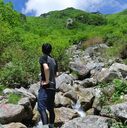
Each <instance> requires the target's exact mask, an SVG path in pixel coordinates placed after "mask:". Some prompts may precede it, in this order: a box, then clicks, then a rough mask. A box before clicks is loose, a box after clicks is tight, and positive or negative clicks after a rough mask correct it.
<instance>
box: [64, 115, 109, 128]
mask: <svg viewBox="0 0 127 128" xmlns="http://www.w3.org/2000/svg"><path fill="white" fill-rule="evenodd" d="M110 122H111V119H109V118H106V117H100V116H92V115H89V116H86V117H83V118H82V117H79V118H75V119H73V120H71V121H69V122H67V123H65V124H64V125H63V126H62V128H109V124H110Z"/></svg>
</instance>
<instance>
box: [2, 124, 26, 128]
mask: <svg viewBox="0 0 127 128" xmlns="http://www.w3.org/2000/svg"><path fill="white" fill-rule="evenodd" d="M0 128H1V127H0ZM3 128H27V127H26V126H25V125H24V124H22V123H10V124H6V125H3Z"/></svg>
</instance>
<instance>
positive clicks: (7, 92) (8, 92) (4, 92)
mask: <svg viewBox="0 0 127 128" xmlns="http://www.w3.org/2000/svg"><path fill="white" fill-rule="evenodd" d="M15 92H16V91H15V89H10V88H6V89H4V90H3V94H5V95H7V94H10V93H15Z"/></svg>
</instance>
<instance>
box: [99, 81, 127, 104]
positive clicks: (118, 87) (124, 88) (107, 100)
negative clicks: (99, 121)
mask: <svg viewBox="0 0 127 128" xmlns="http://www.w3.org/2000/svg"><path fill="white" fill-rule="evenodd" d="M110 85H114V87H115V91H114V92H113V93H112V95H110V96H109V95H106V94H104V93H103V94H102V96H101V98H100V99H101V104H102V105H107V104H114V103H120V102H123V98H122V97H123V96H124V95H125V94H127V81H124V80H120V79H114V80H113V81H112V83H107V84H99V85H98V86H99V87H100V88H104V87H107V86H108V87H109V86H110ZM110 94H111V93H110Z"/></svg>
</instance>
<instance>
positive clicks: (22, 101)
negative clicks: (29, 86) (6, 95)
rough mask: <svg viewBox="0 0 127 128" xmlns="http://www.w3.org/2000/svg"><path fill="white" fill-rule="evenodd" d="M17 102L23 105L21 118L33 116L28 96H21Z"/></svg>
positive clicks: (27, 118) (26, 118) (28, 118)
mask: <svg viewBox="0 0 127 128" xmlns="http://www.w3.org/2000/svg"><path fill="white" fill-rule="evenodd" d="M18 104H19V105H22V106H23V107H24V115H23V120H25V121H29V120H31V119H32V116H33V110H32V106H31V103H30V100H29V98H28V97H25V98H21V99H20V100H19V102H18Z"/></svg>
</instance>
